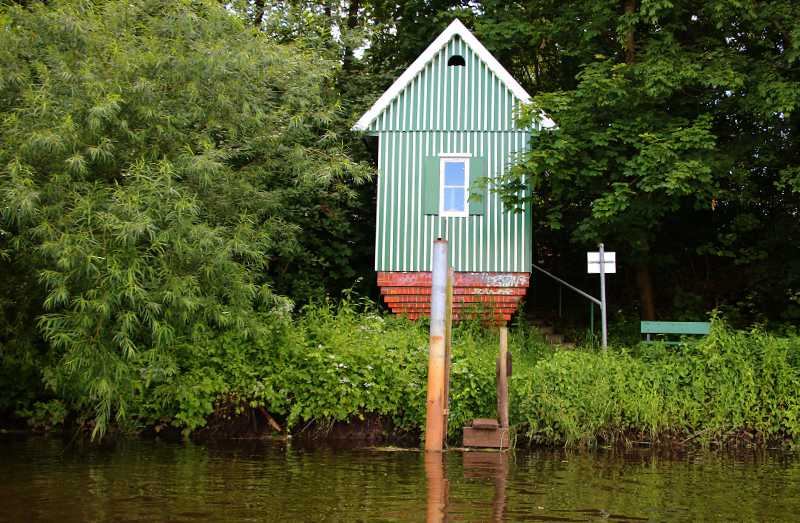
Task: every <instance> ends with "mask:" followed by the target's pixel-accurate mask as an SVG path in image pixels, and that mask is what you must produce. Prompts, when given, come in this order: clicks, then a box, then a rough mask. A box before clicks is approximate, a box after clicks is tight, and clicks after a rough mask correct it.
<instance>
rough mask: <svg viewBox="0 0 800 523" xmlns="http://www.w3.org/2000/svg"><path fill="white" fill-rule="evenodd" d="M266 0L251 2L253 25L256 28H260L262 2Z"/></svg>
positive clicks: (262, 18) (262, 11) (262, 21)
mask: <svg viewBox="0 0 800 523" xmlns="http://www.w3.org/2000/svg"><path fill="white" fill-rule="evenodd" d="M265 3H266V0H255V1H254V2H253V7H254V10H253V26H254V27H256V28H260V27H261V24H262V23H264V9H265V6H264V4H265Z"/></svg>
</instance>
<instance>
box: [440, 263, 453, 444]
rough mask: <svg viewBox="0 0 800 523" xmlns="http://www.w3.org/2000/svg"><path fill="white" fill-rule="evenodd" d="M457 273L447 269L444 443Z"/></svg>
mask: <svg viewBox="0 0 800 523" xmlns="http://www.w3.org/2000/svg"><path fill="white" fill-rule="evenodd" d="M455 279H456V273H455V271H454V270H453V268H452V267H450V268H448V270H447V303H446V306H445V313H444V398H445V404H444V431H443V433H442V434H443V439H444V441H443V443H446V442H447V420H448V418H449V416H450V362H451V357H452V347H453V286H454V285H455Z"/></svg>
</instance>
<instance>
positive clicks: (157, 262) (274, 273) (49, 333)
mask: <svg viewBox="0 0 800 523" xmlns="http://www.w3.org/2000/svg"><path fill="white" fill-rule="evenodd" d="M336 68H337V65H336V64H335V63H333V62H332V61H329V60H326V59H324V58H323V57H321V56H320V55H319V54H318V53H315V52H313V51H312V50H309V49H307V48H304V47H303V46H302V45H299V44H298V45H294V44H277V43H275V42H274V41H270V40H269V39H267V38H266V37H265V35H263V34H260V33H258V32H257V31H255V30H254V29H253V28H251V27H249V26H247V25H246V24H244V23H243V21H242V20H241V19H240V18H239V17H237V16H235V15H233V14H232V13H231V12H230V11H229V10H228V9H226V7H225V6H224V5H221V4H220V3H219V2H211V1H207V0H201V1H197V2H169V1H165V0H132V1H124V2H123V1H119V0H113V1H109V2H69V1H63V2H62V1H55V2H47V5H45V4H43V3H36V2H34V3H31V5H30V6H23V5H14V4H13V3H11V4H9V5H5V4H4V5H3V6H2V7H0V69H1V70H2V71H3V74H2V75H0V135H2V137H3V140H2V142H0V202H2V203H1V204H0V270H1V271H2V273H3V274H4V275H8V276H9V277H8V278H3V279H2V280H0V307H1V308H2V311H0V312H2V313H3V316H4V319H3V320H2V321H0V344H2V345H0V349H2V352H3V353H4V354H8V353H9V352H11V351H15V352H16V351H22V352H25V351H33V350H36V349H37V348H38V347H40V346H43V347H44V348H45V349H46V350H47V351H48V357H47V358H45V360H46V361H47V362H48V363H50V362H53V363H52V364H50V365H48V366H47V367H46V368H45V370H44V375H45V379H44V381H45V383H46V384H47V385H48V387H49V388H50V389H51V390H52V391H53V392H55V393H56V394H58V395H60V396H62V397H67V398H68V399H69V401H70V403H71V404H72V405H74V406H76V407H77V408H81V409H91V410H92V411H93V413H94V417H95V425H94V426H95V435H102V433H103V431H104V430H105V428H106V427H107V426H108V424H109V423H110V422H112V421H115V420H116V421H117V422H118V423H125V422H126V416H127V414H128V412H130V411H131V409H133V408H135V406H134V404H133V403H132V402H134V401H135V398H136V396H137V394H140V393H141V391H140V389H141V388H142V386H143V384H142V383H141V380H140V377H141V375H143V374H144V375H147V376H150V375H153V374H157V372H156V371H157V370H158V369H159V368H160V367H159V366H160V365H162V364H164V363H165V362H170V361H172V360H179V359H180V355H175V354H172V350H173V348H174V347H176V346H177V347H181V346H185V345H186V344H187V343H189V340H192V339H193V337H194V336H196V335H198V331H208V332H210V331H211V330H213V331H215V332H225V331H227V330H229V329H232V328H233V329H237V330H240V331H247V330H253V329H256V326H255V325H254V322H255V321H256V318H255V316H254V314H255V312H256V311H257V310H262V311H263V310H271V309H273V308H281V307H282V306H283V305H284V304H285V303H286V301H287V300H286V299H284V298H283V297H281V296H277V295H276V294H275V293H274V292H273V289H274V288H275V287H276V286H277V285H278V284H280V281H281V278H284V279H285V278H291V279H293V280H297V279H299V278H298V277H296V276H295V275H293V274H292V275H289V276H282V274H283V273H285V272H286V271H285V268H286V267H287V266H288V265H290V264H291V263H293V262H295V261H297V260H303V261H305V260H306V259H308V258H313V259H314V261H315V262H320V263H321V262H325V261H326V260H325V259H324V256H322V255H320V254H319V253H316V252H315V253H310V252H309V251H308V250H307V245H306V244H305V243H304V242H305V236H304V235H303V234H300V233H301V232H302V231H303V230H304V229H307V227H305V226H306V225H308V226H309V227H308V228H311V227H313V228H314V230H315V231H317V233H318V234H319V235H320V236H323V237H326V238H327V236H326V230H327V229H326V230H325V231H323V230H321V229H322V228H324V227H323V226H321V225H319V224H318V222H319V219H317V217H316V216H315V215H316V213H319V212H321V211H320V209H324V210H325V212H326V213H327V214H328V215H329V216H330V217H331V218H330V219H329V220H328V222H326V223H328V224H329V227H328V229H331V230H333V229H336V233H335V236H336V237H337V238H338V237H341V236H347V224H348V223H349V222H348V218H347V215H346V214H344V213H343V212H339V211H340V210H342V209H347V208H349V207H348V205H347V201H348V200H349V199H351V198H353V197H354V190H353V186H354V185H355V184H356V183H357V182H358V181H361V180H364V179H366V177H367V176H368V175H367V171H366V168H365V167H364V166H360V165H358V164H356V163H354V162H353V161H352V160H350V159H349V157H348V156H347V155H346V153H345V151H344V150H343V147H342V145H341V140H340V139H339V138H338V137H337V134H336V132H335V131H334V130H333V129H331V128H330V123H331V121H332V120H333V116H334V115H335V113H336V112H337V110H338V104H337V103H336V100H335V99H334V98H333V97H332V94H331V93H330V92H329V90H328V89H326V86H327V85H329V84H330V82H331V81H332V78H333V76H334V73H335V71H336ZM336 216H338V218H337V219H334V218H333V217H336ZM306 234H307V233H306ZM320 258H323V259H320ZM322 265H324V263H322ZM276 266H279V268H276ZM312 278H313V276H312ZM284 286H285V285H284ZM5 317H10V318H11V321H10V322H8V321H7V320H5ZM8 323H10V325H8ZM31 326H37V327H38V329H32V328H30V327H31ZM22 336H27V337H28V339H27V340H26V342H25V343H23V342H16V341H15V338H18V337H22ZM9 338H10V339H11V341H13V343H12V342H11V341H10V342H8V343H6V340H7V339H9ZM27 359H30V358H27ZM25 360H26V357H25V355H24V354H23V355H20V354H11V355H10V356H4V357H3V361H2V362H3V364H4V365H5V364H6V363H8V362H12V363H13V362H15V361H25ZM151 366H155V370H154V369H151V368H150V367H151ZM142 369H143V370H142ZM173 371H174V372H178V373H179V372H180V369H173ZM180 376H181V377H182V379H189V378H187V377H186V376H185V375H183V374H180ZM4 384H5V381H4V380H0V385H4ZM187 386H188V385H187ZM192 386H195V387H205V388H206V389H207V390H208V391H209V392H212V391H217V389H218V388H219V387H220V385H219V384H218V383H216V382H213V380H212V382H202V383H195V384H192ZM0 392H4V391H2V390H0ZM186 401H189V400H188V397H187V400H186ZM207 410H208V405H207V404H202V405H197V406H196V409H195V411H196V412H197V413H198V414H199V413H201V412H205V411H207ZM187 416H189V417H188V418H187V419H186V423H188V424H189V425H192V424H194V423H196V422H197V421H196V418H195V417H194V415H189V414H187Z"/></svg>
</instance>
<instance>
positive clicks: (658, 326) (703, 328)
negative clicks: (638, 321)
mask: <svg viewBox="0 0 800 523" xmlns="http://www.w3.org/2000/svg"><path fill="white" fill-rule="evenodd" d="M710 329H711V324H710V323H708V322H705V321H643V322H642V334H708V331H709V330H710Z"/></svg>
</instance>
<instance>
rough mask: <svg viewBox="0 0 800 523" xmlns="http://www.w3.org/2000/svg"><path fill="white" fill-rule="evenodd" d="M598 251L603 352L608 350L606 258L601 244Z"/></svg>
mask: <svg viewBox="0 0 800 523" xmlns="http://www.w3.org/2000/svg"><path fill="white" fill-rule="evenodd" d="M599 248H600V249H599V250H600V303H601V305H600V316H601V321H602V322H603V350H606V349H608V323H607V320H606V318H607V316H606V258H605V249H604V247H603V244H602V243H601V244H600V245H599Z"/></svg>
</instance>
